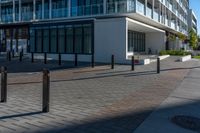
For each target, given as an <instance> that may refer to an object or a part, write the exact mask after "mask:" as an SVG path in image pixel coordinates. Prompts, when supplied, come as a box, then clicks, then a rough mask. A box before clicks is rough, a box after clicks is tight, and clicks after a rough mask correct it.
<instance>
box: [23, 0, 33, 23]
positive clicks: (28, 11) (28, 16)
mask: <svg viewBox="0 0 200 133" xmlns="http://www.w3.org/2000/svg"><path fill="white" fill-rule="evenodd" d="M21 12H22V14H21V16H22V21H29V20H32V19H33V3H22V7H21Z"/></svg>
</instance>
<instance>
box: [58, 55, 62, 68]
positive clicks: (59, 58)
mask: <svg viewBox="0 0 200 133" xmlns="http://www.w3.org/2000/svg"><path fill="white" fill-rule="evenodd" d="M58 64H59V66H61V64H62V61H61V53H59V54H58Z"/></svg>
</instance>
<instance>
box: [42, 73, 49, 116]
mask: <svg viewBox="0 0 200 133" xmlns="http://www.w3.org/2000/svg"><path fill="white" fill-rule="evenodd" d="M49 88H50V76H49V70H47V69H44V70H43V97H42V112H44V113H47V112H49Z"/></svg>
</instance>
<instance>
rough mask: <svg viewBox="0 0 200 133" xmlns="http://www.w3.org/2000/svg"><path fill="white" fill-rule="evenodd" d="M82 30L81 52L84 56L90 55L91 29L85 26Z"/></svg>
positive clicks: (89, 26)
mask: <svg viewBox="0 0 200 133" xmlns="http://www.w3.org/2000/svg"><path fill="white" fill-rule="evenodd" d="M83 30H84V45H83V52H84V53H85V54H88V53H92V28H91V25H85V26H84V27H83Z"/></svg>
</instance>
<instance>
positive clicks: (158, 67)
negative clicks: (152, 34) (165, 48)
mask: <svg viewBox="0 0 200 133" xmlns="http://www.w3.org/2000/svg"><path fill="white" fill-rule="evenodd" d="M157 73H160V58H159V57H158V58H157Z"/></svg>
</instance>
